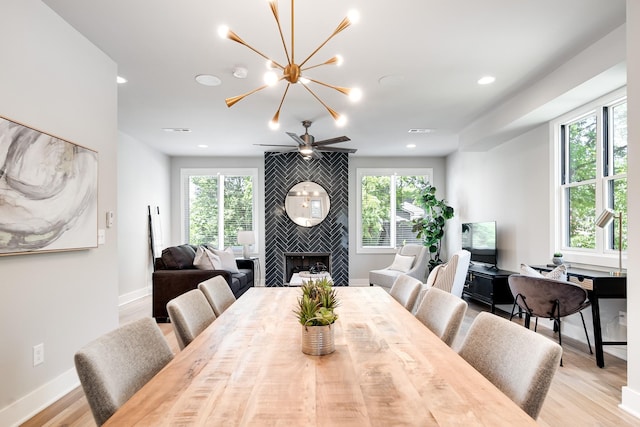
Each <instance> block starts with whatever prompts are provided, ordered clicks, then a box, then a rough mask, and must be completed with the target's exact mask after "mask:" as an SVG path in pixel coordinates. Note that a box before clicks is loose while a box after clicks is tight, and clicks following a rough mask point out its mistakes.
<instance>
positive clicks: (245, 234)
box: [238, 230, 256, 245]
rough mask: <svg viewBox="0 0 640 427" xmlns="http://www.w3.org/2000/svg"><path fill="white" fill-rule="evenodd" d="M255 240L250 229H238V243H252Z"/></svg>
mask: <svg viewBox="0 0 640 427" xmlns="http://www.w3.org/2000/svg"><path fill="white" fill-rule="evenodd" d="M255 242H256V237H255V234H254V233H253V231H252V230H246V231H238V244H240V245H253V244H254V243H255Z"/></svg>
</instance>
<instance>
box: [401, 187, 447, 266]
mask: <svg viewBox="0 0 640 427" xmlns="http://www.w3.org/2000/svg"><path fill="white" fill-rule="evenodd" d="M420 202H421V206H422V207H424V209H425V214H424V216H423V217H422V218H416V219H414V220H413V227H412V229H411V231H413V232H417V233H418V234H417V235H416V237H417V238H418V239H420V238H422V242H423V244H424V245H425V246H426V247H427V248H428V250H429V257H430V260H429V270H432V269H433V267H435V266H436V265H438V264H442V262H443V261H442V260H441V259H440V248H441V246H442V238H443V237H444V226H445V223H446V221H447V220H449V219H451V218H453V208H452V207H451V206H449V205H447V203H446V202H445V200H444V199H438V198H437V197H436V188H435V187H434V186H433V185H431V184H427V186H426V187H425V188H424V190H423V192H422V197H421V200H420Z"/></svg>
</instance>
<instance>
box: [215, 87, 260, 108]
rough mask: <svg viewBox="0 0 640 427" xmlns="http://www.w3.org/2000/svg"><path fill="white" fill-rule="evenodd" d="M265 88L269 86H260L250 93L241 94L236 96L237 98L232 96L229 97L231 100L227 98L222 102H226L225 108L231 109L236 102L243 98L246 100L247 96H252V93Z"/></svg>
mask: <svg viewBox="0 0 640 427" xmlns="http://www.w3.org/2000/svg"><path fill="white" fill-rule="evenodd" d="M267 86H269V85H263V86H260V87H258V88H255V89H253V90H252V91H250V92H247V93H245V94H243V95H238V96H233V97H231V98H227V99H225V100H224V102H226V103H227V107H229V108H231V107H233V106H234V105H235V104H236V103H237V102H238V101H242V100H243V99H244V98H246V97H247V96H249V95H253V94H254V93H256V92H258V91H260V90H262V89H264V88H266V87H267Z"/></svg>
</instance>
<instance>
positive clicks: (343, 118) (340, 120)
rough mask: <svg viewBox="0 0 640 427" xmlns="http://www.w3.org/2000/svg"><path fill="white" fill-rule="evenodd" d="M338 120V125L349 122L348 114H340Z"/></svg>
mask: <svg viewBox="0 0 640 427" xmlns="http://www.w3.org/2000/svg"><path fill="white" fill-rule="evenodd" d="M335 120H336V126H338V127H342V126H344V125H346V124H347V116H345V115H343V114H339V115H338V117H337V118H336V119H335Z"/></svg>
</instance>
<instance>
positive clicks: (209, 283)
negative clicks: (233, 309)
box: [198, 276, 236, 317]
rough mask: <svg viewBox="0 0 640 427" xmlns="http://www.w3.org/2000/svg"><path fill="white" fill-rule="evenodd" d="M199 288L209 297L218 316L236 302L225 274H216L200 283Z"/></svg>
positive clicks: (210, 303)
mask: <svg viewBox="0 0 640 427" xmlns="http://www.w3.org/2000/svg"><path fill="white" fill-rule="evenodd" d="M198 289H200V291H202V293H203V294H204V296H205V297H207V301H209V305H211V308H212V309H213V312H214V313H215V315H216V317H218V316H220V315H221V314H222V313H223V312H224V311H225V310H226V309H227V308H229V307H230V306H231V304H233V303H234V302H236V297H235V296H234V295H233V292H232V291H231V288H230V287H229V285H228V284H227V281H226V280H225V279H224V277H223V276H215V277H212V278H211V279H209V280H205V281H204V282H202V283H200V284H199V285H198Z"/></svg>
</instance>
